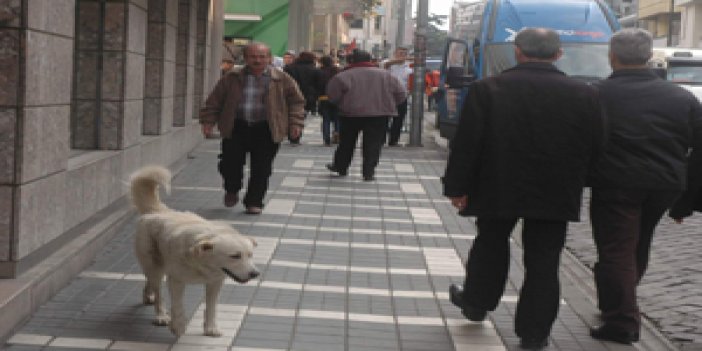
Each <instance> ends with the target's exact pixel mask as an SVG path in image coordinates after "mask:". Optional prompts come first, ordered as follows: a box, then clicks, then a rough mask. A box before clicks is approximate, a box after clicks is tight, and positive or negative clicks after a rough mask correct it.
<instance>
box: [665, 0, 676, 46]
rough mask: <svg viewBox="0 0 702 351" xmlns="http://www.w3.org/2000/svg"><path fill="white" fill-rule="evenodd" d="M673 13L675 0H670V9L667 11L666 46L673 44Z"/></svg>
mask: <svg viewBox="0 0 702 351" xmlns="http://www.w3.org/2000/svg"><path fill="white" fill-rule="evenodd" d="M674 14H675V0H670V11H669V12H668V40H667V41H668V45H667V46H668V47H671V46H673V15H674Z"/></svg>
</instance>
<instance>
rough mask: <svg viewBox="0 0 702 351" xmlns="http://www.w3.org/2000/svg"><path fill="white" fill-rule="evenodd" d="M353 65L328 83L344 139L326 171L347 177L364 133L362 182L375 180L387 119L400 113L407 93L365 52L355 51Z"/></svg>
mask: <svg viewBox="0 0 702 351" xmlns="http://www.w3.org/2000/svg"><path fill="white" fill-rule="evenodd" d="M352 62H353V63H351V64H349V65H348V66H347V67H346V69H345V70H344V71H343V72H341V73H339V74H337V75H335V76H334V77H332V79H331V80H330V81H329V83H328V84H327V95H328V96H329V101H331V102H332V103H333V104H336V105H337V106H338V107H339V114H340V116H341V140H340V141H339V146H338V147H337V148H336V152H334V161H333V162H332V163H330V164H328V165H327V169H329V170H330V171H332V172H336V173H338V174H339V175H340V176H345V175H346V174H347V173H348V169H349V165H351V160H352V159H353V151H354V149H355V148H356V141H357V140H358V134H359V133H361V132H363V166H362V169H361V173H362V174H363V180H364V181H367V182H370V181H373V180H374V179H375V167H376V166H377V165H378V162H379V161H380V150H381V148H382V146H383V143H385V132H386V128H387V125H388V116H394V115H396V114H397V109H396V106H397V104H398V103H399V102H400V101H402V100H404V99H406V98H407V90H406V89H405V88H404V87H403V86H402V85H401V84H400V82H399V81H398V80H397V79H395V78H394V77H393V76H392V75H390V73H389V72H387V71H386V70H383V69H380V68H378V66H377V65H375V64H373V63H372V62H371V55H370V54H369V53H368V52H366V51H362V50H359V51H354V53H353V55H352Z"/></svg>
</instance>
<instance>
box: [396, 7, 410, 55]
mask: <svg viewBox="0 0 702 351" xmlns="http://www.w3.org/2000/svg"><path fill="white" fill-rule="evenodd" d="M406 5H407V0H397V12H398V15H397V33H395V47H394V48H393V50H394V49H397V48H398V47H400V46H402V42H403V41H405V12H406V11H407V10H406V9H405V6H406Z"/></svg>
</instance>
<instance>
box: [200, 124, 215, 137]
mask: <svg viewBox="0 0 702 351" xmlns="http://www.w3.org/2000/svg"><path fill="white" fill-rule="evenodd" d="M212 129H214V124H212V123H203V124H202V135H204V136H205V138H207V137H209V136H210V135H212Z"/></svg>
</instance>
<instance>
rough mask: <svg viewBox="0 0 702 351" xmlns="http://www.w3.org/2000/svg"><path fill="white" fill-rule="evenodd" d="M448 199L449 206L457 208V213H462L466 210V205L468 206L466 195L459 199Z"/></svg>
mask: <svg viewBox="0 0 702 351" xmlns="http://www.w3.org/2000/svg"><path fill="white" fill-rule="evenodd" d="M449 199H450V200H451V205H453V207H455V208H457V209H458V210H459V211H462V210H463V209H464V208H466V205H467V204H468V196H466V195H463V196H459V197H451V196H449Z"/></svg>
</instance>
